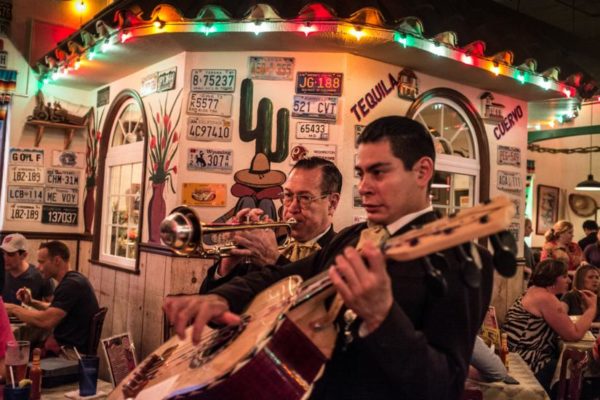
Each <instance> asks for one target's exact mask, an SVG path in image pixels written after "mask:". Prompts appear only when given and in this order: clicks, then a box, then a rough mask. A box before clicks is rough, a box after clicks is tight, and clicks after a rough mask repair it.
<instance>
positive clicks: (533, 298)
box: [503, 259, 597, 392]
mask: <svg viewBox="0 0 600 400" xmlns="http://www.w3.org/2000/svg"><path fill="white" fill-rule="evenodd" d="M530 283H531V286H530V287H529V288H528V289H527V290H526V291H525V293H524V294H523V295H521V296H520V297H519V298H517V300H516V301H515V302H514V303H513V305H512V306H511V307H510V308H509V310H508V312H507V314H506V321H505V324H504V327H503V329H504V331H505V332H506V333H507V335H508V349H509V351H511V352H515V353H518V354H519V355H520V356H521V358H523V360H525V362H526V363H527V364H528V365H529V367H530V368H531V370H532V371H533V373H534V374H535V377H536V378H537V379H538V381H540V383H541V384H542V386H543V387H544V389H546V391H547V392H549V391H550V381H551V379H552V375H553V374H554V371H555V369H556V364H557V361H558V356H559V347H558V339H559V338H561V339H563V340H567V341H575V340H580V339H581V338H582V337H583V336H584V335H585V333H586V331H587V330H588V329H590V326H591V324H592V320H593V319H594V317H595V316H596V303H597V296H596V294H595V293H593V292H591V291H589V290H581V291H580V292H581V295H582V298H583V301H584V302H585V305H586V310H585V312H584V313H583V314H582V315H581V317H580V318H579V320H578V321H577V322H575V323H574V322H573V321H571V319H570V318H569V316H568V315H567V312H566V310H565V309H566V307H565V306H564V305H562V303H561V302H560V301H559V300H558V298H557V297H556V296H557V295H561V294H564V293H566V292H567V290H568V288H569V283H570V278H569V275H568V274H567V265H566V263H565V262H563V261H561V260H555V259H547V260H544V261H541V262H540V263H539V264H538V265H537V266H536V267H535V269H534V271H533V275H532V276H531V280H530Z"/></svg>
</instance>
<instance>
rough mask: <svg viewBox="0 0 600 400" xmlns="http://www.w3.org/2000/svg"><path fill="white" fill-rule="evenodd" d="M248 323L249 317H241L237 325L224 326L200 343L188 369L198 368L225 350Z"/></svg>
mask: <svg viewBox="0 0 600 400" xmlns="http://www.w3.org/2000/svg"><path fill="white" fill-rule="evenodd" d="M249 322H250V316H249V315H243V316H242V322H241V323H240V324H239V325H232V326H226V327H224V328H221V329H219V330H218V331H216V332H215V335H214V336H212V337H210V338H209V339H208V340H206V341H204V342H201V343H200V345H199V346H198V350H197V351H196V354H195V355H194V356H193V357H192V359H191V360H190V368H198V367H201V366H203V365H204V364H206V363H207V362H209V361H210V360H212V359H213V358H214V357H215V356H216V355H217V354H219V353H220V352H221V351H222V350H223V349H225V348H227V346H229V344H230V343H232V342H233V341H234V340H235V339H236V338H237V337H238V336H239V335H240V334H241V333H242V332H243V331H244V329H246V325H248V323H249Z"/></svg>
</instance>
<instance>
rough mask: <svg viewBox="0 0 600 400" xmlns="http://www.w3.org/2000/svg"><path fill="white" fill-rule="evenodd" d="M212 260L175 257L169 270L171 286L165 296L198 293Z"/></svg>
mask: <svg viewBox="0 0 600 400" xmlns="http://www.w3.org/2000/svg"><path fill="white" fill-rule="evenodd" d="M213 263H214V260H206V259H199V258H183V257H177V258H175V259H174V260H173V266H172V268H171V285H170V288H169V292H168V293H165V294H179V293H188V294H194V293H198V289H200V285H201V284H202V281H204V278H205V277H206V271H207V270H208V268H210V266H211V265H213Z"/></svg>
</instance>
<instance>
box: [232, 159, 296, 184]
mask: <svg viewBox="0 0 600 400" xmlns="http://www.w3.org/2000/svg"><path fill="white" fill-rule="evenodd" d="M233 179H234V180H235V181H236V182H237V183H241V184H244V185H247V186H251V187H256V188H264V187H269V186H278V185H281V184H282V183H283V182H285V179H286V176H285V174H284V173H283V172H281V171H273V170H271V163H270V162H269V159H268V158H267V156H266V155H265V154H263V153H256V154H255V155H254V158H253V159H252V162H251V163H250V168H249V169H242V170H239V171H238V172H236V173H235V175H233Z"/></svg>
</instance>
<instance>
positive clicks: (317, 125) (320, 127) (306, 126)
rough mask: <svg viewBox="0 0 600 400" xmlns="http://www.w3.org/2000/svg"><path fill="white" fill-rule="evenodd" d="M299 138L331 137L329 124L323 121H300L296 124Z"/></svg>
mask: <svg viewBox="0 0 600 400" xmlns="http://www.w3.org/2000/svg"><path fill="white" fill-rule="evenodd" d="M296 138H297V139H319V140H328V139H329V124H324V123H322V122H298V123H297V124H296Z"/></svg>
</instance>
